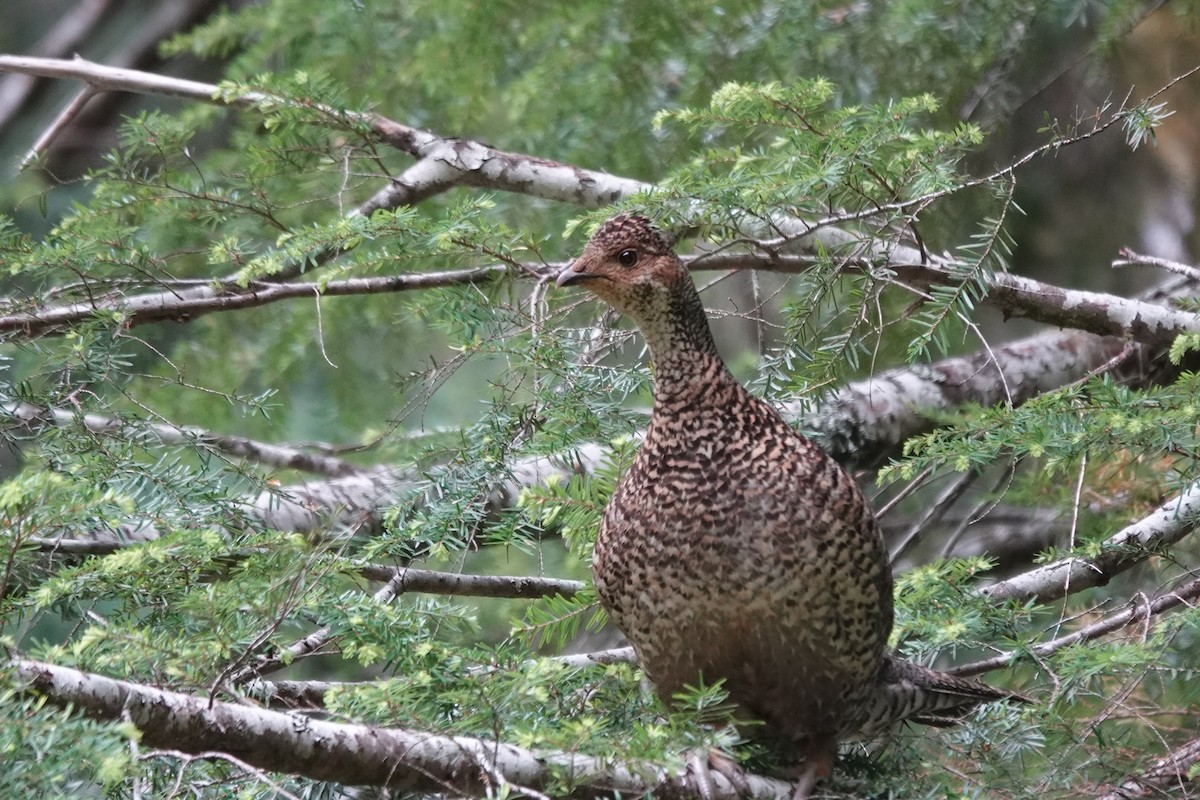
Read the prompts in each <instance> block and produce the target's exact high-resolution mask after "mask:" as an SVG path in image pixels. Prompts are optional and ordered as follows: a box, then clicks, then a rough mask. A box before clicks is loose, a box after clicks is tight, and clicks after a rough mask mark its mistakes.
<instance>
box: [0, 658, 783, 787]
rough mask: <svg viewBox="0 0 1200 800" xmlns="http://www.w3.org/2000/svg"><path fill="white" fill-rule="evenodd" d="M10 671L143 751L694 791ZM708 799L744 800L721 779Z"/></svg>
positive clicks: (566, 761)
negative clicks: (108, 724)
mask: <svg viewBox="0 0 1200 800" xmlns="http://www.w3.org/2000/svg"><path fill="white" fill-rule="evenodd" d="M9 669H11V670H12V672H13V673H14V674H15V677H16V679H17V681H19V682H20V684H23V686H22V687H21V688H22V690H23V691H25V692H29V693H32V694H36V695H38V696H40V697H43V698H45V700H46V701H47V702H49V703H51V704H53V705H56V706H59V707H68V706H69V707H72V708H75V709H78V710H80V711H82V712H84V713H85V714H87V715H88V716H90V717H92V718H93V719H99V720H107V721H121V720H127V721H128V722H130V723H132V724H133V725H135V726H136V727H137V729H138V731H139V733H140V737H141V739H140V741H141V743H142V744H143V745H147V746H150V747H164V748H170V749H172V750H177V751H181V752H184V753H192V754H195V753H204V752H208V751H219V752H222V753H227V754H229V755H231V756H233V757H235V758H237V759H240V760H241V761H244V762H246V763H247V764H250V765H251V766H253V767H256V768H258V769H262V770H266V771H270V772H286V773H291V774H295V775H303V776H306V777H310V778H313V779H316V780H324V781H336V782H338V783H342V784H345V785H349V786H379V787H389V788H394V789H400V790H406V791H427V792H452V793H456V794H464V795H468V796H474V797H482V796H485V795H490V794H492V793H498V792H500V791H501V790H502V787H505V786H507V787H510V788H512V789H515V790H517V791H518V792H519V790H520V788H521V787H527V788H530V789H534V790H537V791H541V790H543V789H545V788H547V787H552V786H553V785H554V782H555V781H556V780H558V779H560V778H562V777H565V778H566V780H567V781H568V782H569V783H570V784H571V785H572V786H573V787H575V788H574V790H573V791H572V793H571V795H570V796H571V797H580V798H593V797H596V798H598V797H613V796H615V795H617V794H620V795H622V796H626V797H628V796H642V795H644V794H646V793H648V792H651V791H652V792H654V794H655V796H656V797H671V796H684V795H687V796H695V793H696V788H695V787H694V786H693V785H692V784H691V779H690V776H688V775H686V774H684V775H680V776H677V775H671V774H668V773H666V772H665V771H664V770H663V769H662V768H661V767H657V766H654V765H652V764H632V763H619V762H617V763H614V762H613V761H612V759H610V758H605V759H600V758H595V757H592V756H586V755H579V754H574V753H566V752H561V751H531V750H527V749H524V748H520V747H516V746H514V745H511V744H506V743H504V742H498V741H487V740H484V739H477V738H473V737H468V736H443V735H439V734H435V733H430V732H425V731H416V730H408V729H404V728H382V727H372V726H368V725H352V724H343V723H336V722H327V721H324V720H320V719H314V718H312V717H310V716H306V715H301V714H296V713H281V712H278V711H270V710H266V709H261V708H254V707H253V706H248V705H237V704H233V703H226V702H222V701H219V700H210V699H209V698H206V697H198V696H195V695H190V694H183V693H181V692H173V691H168V690H165V689H156V688H152V687H149V686H144V685H141V684H136V683H130V682H127V681H119V680H114V679H112V678H107V677H104V676H102V675H97V674H95V673H89V672H83V671H80V670H76V669H71V668H68V667H60V666H56V665H53V664H47V663H43V662H38V661H30V660H25V659H14V660H12V661H10V662H9ZM746 779H747V784H748V786H749V788H750V790H751V797H755V798H760V797H761V798H784V797H789V796H790V794H791V788H792V787H791V786H790V785H789V784H787V783H784V782H782V781H777V780H772V779H769V778H764V777H761V776H757V775H747V776H746ZM711 782H712V787H713V790H714V795H713V798H714V800H721V799H722V798H730V800H733V798H738V797H741V795H739V794H738V790H737V789H736V788H735V787H734V786H733V785H732V784H731V783H729V781H728V780H727V779H726V778H725V777H724V776H723V775H720V774H718V773H714V774H713V775H712V776H711Z"/></svg>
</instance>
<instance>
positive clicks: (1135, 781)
mask: <svg viewBox="0 0 1200 800" xmlns="http://www.w3.org/2000/svg"><path fill="white" fill-rule="evenodd" d="M1197 764H1200V739H1192V740H1191V741H1189V742H1187V743H1186V744H1184V745H1183V746H1182V747H1179V748H1176V749H1175V751H1174V752H1172V753H1170V754H1169V755H1167V756H1166V757H1164V758H1160V759H1158V760H1157V761H1155V762H1154V764H1153V765H1152V766H1151V767H1149V768H1148V769H1147V770H1146V771H1145V772H1143V773H1142V774H1141V775H1134V776H1132V777H1130V778H1128V779H1127V780H1126V781H1125V782H1124V783H1122V784H1121V785H1120V786H1118V787H1116V788H1114V789H1113V790H1112V791H1111V792H1107V793H1105V794H1103V795H1101V796H1100V800H1139V798H1161V797H1179V798H1187V797H1195V794H1194V792H1195V790H1196V788H1197V787H1198V786H1200V777H1197V775H1196V765H1197Z"/></svg>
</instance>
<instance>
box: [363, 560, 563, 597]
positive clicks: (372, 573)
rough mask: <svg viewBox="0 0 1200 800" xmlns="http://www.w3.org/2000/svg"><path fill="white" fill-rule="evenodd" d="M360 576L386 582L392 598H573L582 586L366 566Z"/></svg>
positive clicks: (556, 580) (515, 577) (517, 577)
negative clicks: (422, 595) (416, 594)
mask: <svg viewBox="0 0 1200 800" xmlns="http://www.w3.org/2000/svg"><path fill="white" fill-rule="evenodd" d="M359 572H360V574H361V575H362V576H363V577H365V578H368V579H369V580H373V581H386V582H387V583H388V584H390V585H392V586H393V587H394V594H395V595H400V594H406V593H410V592H423V593H428V594H440V595H447V596H454V597H502V598H510V599H517V600H534V599H537V598H539V597H554V596H556V595H558V596H561V597H573V596H574V595H576V594H577V593H579V592H581V591H583V589H584V588H585V586H586V584H584V583H583V582H582V581H572V580H566V579H563V578H538V577H526V576H520V575H464V574H462V573H458V572H437V571H434V570H428V569H416V568H413V567H385V566H380V565H377V564H367V565H365V566H363V567H362V568H361V569H360V571H359Z"/></svg>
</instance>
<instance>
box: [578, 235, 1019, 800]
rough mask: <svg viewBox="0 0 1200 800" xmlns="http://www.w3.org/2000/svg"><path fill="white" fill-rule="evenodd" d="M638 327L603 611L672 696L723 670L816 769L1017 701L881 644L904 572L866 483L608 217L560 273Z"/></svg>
mask: <svg viewBox="0 0 1200 800" xmlns="http://www.w3.org/2000/svg"><path fill="white" fill-rule="evenodd" d="M556 283H557V285H558V286H560V287H561V286H566V285H573V284H579V285H581V286H583V287H584V288H586V289H588V290H589V291H591V292H592V293H593V294H595V295H597V296H598V297H600V298H601V299H603V300H605V301H606V302H607V303H608V304H609V305H611V306H613V307H614V308H615V309H617V310H618V311H620V312H622V313H623V314H625V315H626V316H628V317H629V318H630V319H631V320H632V321H633V322H634V323H636V324H637V326H638V328H640V330H641V332H642V335H643V336H644V338H645V340H646V344H647V345H648V347H649V350H650V356H651V360H652V362H653V371H654V406H653V410H652V413H651V417H650V424H649V427H648V428H647V430H646V435H645V440H644V442H643V443H642V447H641V449H640V450H639V452H638V454H637V456H636V457H635V459H634V461H633V464H632V465H631V466H630V467H629V469H628V471H627V472H626V473H625V474H624V475H623V476H622V478H621V480H620V482H619V483H618V485H617V487H616V489H615V491H614V493H613V495H612V498H611V500H610V501H609V503H608V506H607V507H606V509H605V511H604V517H603V521H602V523H601V526H600V531H599V534H598V536H597V539H596V546H595V552H594V558H593V566H592V569H593V577H594V580H595V584H596V590H597V593H598V595H599V598H600V602H601V604H602V605H603V606H604V608H605V609H606V610H607V611H608V613H609V616H610V617H611V618H612V620H613V621H614V622H615V623H616V625H617V627H619V628H620V629H621V631H622V632H623V633H624V634H625V635H626V637H627V638H628V639H629V642H630V644H632V645H633V648H634V651H635V652H636V653H637V656H638V660H639V663H640V664H641V666H642V669H643V670H644V671H645V673H646V676H647V677H648V678H649V680H650V682H651V684H652V685H653V686H654V687H655V690H656V691H657V693H658V694H659V696H660V697H661V698H663V700H664V702H667V703H670V702H671V700H672V697H673V696H674V695H675V694H676V693H678V692H680V691H681V690H683V689H684V687H685V686H689V685H690V686H698V685H701V684H702V683H703V684H707V685H711V684H713V683H714V682H715V681H717V680H718V679H721V680H723V681H724V688H725V689H726V691H727V692H728V695H729V699H730V701H731V702H732V703H733V704H734V705H735V707H736V710H737V715H738V717H739V718H748V719H753V720H758V721H761V722H762V723H763V724H764V725H763V727H764V728H765V730H763V733H762V735H764V736H766V737H769V738H770V739H771V740H772V741H774V742H777V743H779V744H780V745H781V746H782V747H783V749H784V751H785V752H786V753H788V754H789V755H790V756H791V757H793V758H795V759H796V760H797V761H802V762H803V767H802V770H801V772H800V773H799V775H800V778H799V782H798V784H797V788H796V795H795V796H796V797H797V798H804V797H807V796H808V794H809V793H810V792H811V790H812V786H813V784H814V783H815V782H816V781H817V780H819V779H821V778H825V777H828V776H829V774H830V772H831V769H832V764H833V760H834V758H835V756H836V754H837V747H838V743H839V742H840V741H843V740H847V739H855V738H869V737H871V736H874V735H877V734H878V733H882V732H884V731H886V730H887V729H888V728H890V727H891V726H892V725H894V724H895V723H897V722H899V721H901V720H914V721H921V722H931V723H934V724H941V723H943V722H944V721H946V720H947V719H953V718H955V717H957V716H961V715H962V714H963V713H966V712H967V711H969V710H970V709H971V708H973V707H974V706H975V705H977V704H979V703H980V702H984V701H987V700H995V699H1000V698H1004V697H1009V695H1008V694H1007V693H1005V692H1000V691H997V690H995V689H992V688H991V687H988V686H985V685H984V684H981V683H977V682H975V681H968V680H962V679H957V678H953V677H951V676H949V675H944V674H942V673H938V672H935V671H933V670H929V669H926V668H924V667H919V666H917V665H915V664H911V663H909V662H906V661H903V660H901V659H899V658H896V657H893V656H890V655H888V654H887V653H886V648H887V643H888V635H889V634H890V632H891V628H892V576H891V571H890V569H889V566H888V556H887V550H886V548H885V546H884V542H883V539H882V536H881V534H880V531H879V527H878V525H877V523H876V521H875V516H874V513H873V512H872V510H871V508H870V506H869V505H868V503H867V502H866V500H865V498H864V497H863V494H862V492H861V491H860V489H859V487H858V485H857V484H856V483H855V481H854V479H853V478H852V477H851V476H850V475H849V474H847V472H846V471H845V470H844V469H843V468H842V467H841V466H840V465H839V464H838V463H837V462H835V461H834V460H833V459H832V458H830V457H829V456H828V455H827V454H826V453H825V452H823V451H822V450H821V449H820V448H818V447H817V446H816V445H814V444H813V443H812V442H810V441H809V440H808V439H806V438H805V437H804V436H802V435H801V434H800V433H798V432H797V431H796V430H794V429H793V428H792V427H791V426H790V425H788V424H787V422H785V421H784V419H783V418H782V417H781V416H780V415H779V414H778V413H777V412H776V411H775V409H774V408H773V407H771V406H770V405H769V404H768V403H766V402H765V401H763V400H761V399H759V398H758V397H755V396H754V395H752V394H750V393H749V392H748V391H747V390H746V389H745V388H744V387H743V386H742V385H741V384H740V383H738V381H737V380H736V379H735V378H734V377H733V375H732V374H731V373H730V371H729V370H728V368H727V367H726V365H725V363H724V361H723V360H722V359H721V356H720V354H719V353H718V352H717V347H716V344H715V342H714V341H713V338H712V334H711V332H710V330H709V326H708V319H707V317H706V315H705V312H704V307H703V305H702V304H701V301H700V296H699V294H698V293H697V291H696V287H695V284H694V283H693V282H692V278H691V276H690V274H689V273H688V271H687V268H686V267H685V266H684V265H683V263H682V262H681V261H680V260H679V258H678V257H677V256H676V255H675V253H674V251H673V249H672V244H671V242H670V241H669V240H668V239H667V237H666V236H665V235H664V234H663V233H661V232H660V231H659V230H658V229H657V228H656V227H655V226H654V225H653V224H652V223H651V222H650V221H649V220H647V219H646V218H644V217H641V216H636V215H630V214H620V215H618V216H616V217H613V218H612V219H610V220H608V221H607V222H605V223H604V224H603V225H602V226H601V227H600V228H599V229H598V230H597V231H596V233H595V234H594V235H593V236H592V238H591V240H590V241H589V242H588V244H587V246H586V248H585V249H584V251H583V253H582V254H581V255H580V256H579V257H578V258H577V259H575V260H574V261H573V262H572V263H571V264H570V265H569V266H568V267H567V268H566V269H564V270H563V272H562V273H561V274H560V275H559V276H558V279H557V281H556Z"/></svg>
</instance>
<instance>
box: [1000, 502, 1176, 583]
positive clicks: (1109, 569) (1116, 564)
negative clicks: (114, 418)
mask: <svg viewBox="0 0 1200 800" xmlns="http://www.w3.org/2000/svg"><path fill="white" fill-rule="evenodd" d="M1197 525H1200V482H1197V483H1193V484H1191V485H1190V486H1188V487H1187V488H1185V489H1184V490H1183V491H1182V492H1180V493H1179V494H1177V495H1175V496H1174V497H1172V498H1171V499H1170V500H1167V501H1166V502H1165V503H1163V504H1162V505H1161V506H1159V507H1158V508H1157V509H1155V510H1154V511H1152V512H1151V513H1150V514H1147V515H1146V516H1145V517H1143V518H1142V519H1140V520H1138V521H1137V522H1134V523H1133V524H1131V525H1128V526H1126V527H1125V528H1124V529H1122V530H1121V531H1119V532H1117V533H1116V534H1114V535H1113V536H1111V537H1109V538H1108V539H1107V540H1105V541H1104V542H1103V543H1102V545H1101V547H1100V551H1099V553H1098V554H1097V555H1094V556H1069V557H1067V558H1064V559H1060V560H1058V561H1055V562H1053V563H1051V564H1046V565H1044V566H1041V567H1037V568H1035V569H1031V570H1029V571H1028V572H1023V573H1021V574H1020V575H1015V576H1013V577H1011V578H1008V579H1006V580H1003V581H1000V582H999V583H994V584H992V585H991V586H985V587H984V588H982V589H980V590H979V593H980V595H982V596H983V597H986V598H988V599H989V600H992V601H994V602H997V603H1002V602H1005V601H1007V600H1016V601H1018V602H1025V601H1028V600H1036V601H1038V602H1041V603H1045V602H1048V601H1050V600H1057V599H1059V598H1062V597H1066V596H1067V595H1069V594H1074V593H1075V592H1080V591H1083V590H1084V589H1090V588H1092V587H1094V586H1104V585H1105V584H1106V583H1108V582H1109V581H1110V580H1112V579H1113V578H1114V577H1115V576H1117V575H1119V574H1121V573H1122V572H1125V571H1126V570H1128V569H1130V568H1132V567H1135V566H1137V565H1138V564H1141V563H1142V562H1143V561H1146V560H1147V559H1149V558H1151V557H1152V556H1155V555H1159V554H1161V553H1163V552H1165V550H1166V548H1167V547H1169V546H1170V545H1173V544H1175V543H1176V542H1178V541H1180V540H1181V539H1183V538H1184V537H1185V536H1187V535H1188V534H1190V533H1192V532H1193V531H1194V530H1195V529H1196V526H1197Z"/></svg>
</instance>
